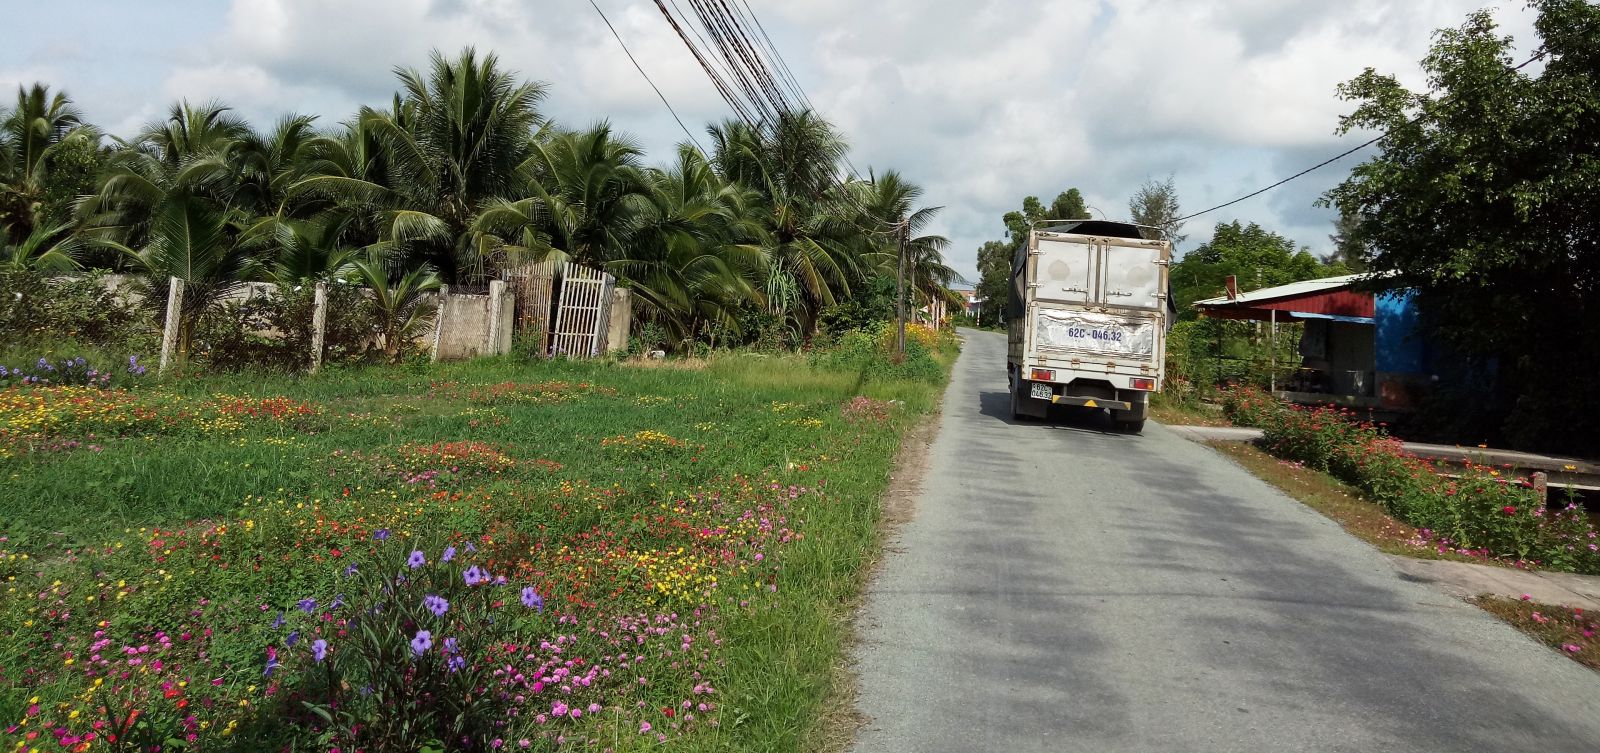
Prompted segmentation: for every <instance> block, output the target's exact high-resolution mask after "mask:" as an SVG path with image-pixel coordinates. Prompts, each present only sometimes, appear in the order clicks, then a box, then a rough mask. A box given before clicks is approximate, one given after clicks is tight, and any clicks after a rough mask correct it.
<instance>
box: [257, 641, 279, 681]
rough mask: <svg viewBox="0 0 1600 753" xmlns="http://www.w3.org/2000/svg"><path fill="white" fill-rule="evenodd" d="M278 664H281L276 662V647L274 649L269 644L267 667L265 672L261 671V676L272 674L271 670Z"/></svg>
mask: <svg viewBox="0 0 1600 753" xmlns="http://www.w3.org/2000/svg"><path fill="white" fill-rule="evenodd" d="M279 666H281V665H280V664H278V649H275V648H273V647H271V646H268V647H267V669H266V671H265V672H262V673H261V676H262V677H271V676H272V670H274V669H277V668H278V667H279Z"/></svg>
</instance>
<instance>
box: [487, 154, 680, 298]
mask: <svg viewBox="0 0 1600 753" xmlns="http://www.w3.org/2000/svg"><path fill="white" fill-rule="evenodd" d="M642 155H643V152H642V150H641V149H640V148H639V146H638V145H637V144H635V143H634V142H633V141H632V140H631V139H628V138H626V137H623V136H619V135H617V134H616V133H614V132H613V131H612V130H611V126H610V125H609V124H606V123H599V124H597V125H595V126H592V127H590V128H589V129H587V130H584V131H560V132H556V133H554V134H549V135H548V137H547V138H545V139H543V140H540V141H539V142H537V143H535V144H534V145H533V153H532V154H531V155H530V156H529V157H528V159H527V161H525V162H524V163H523V164H522V166H521V167H520V171H521V173H522V174H523V176H524V178H525V180H526V181H527V183H526V192H527V198H525V199H521V200H519V201H500V202H497V203H495V204H494V205H493V206H491V207H489V208H488V209H486V210H485V211H484V213H483V215H482V216H481V217H480V218H479V223H478V225H477V227H478V228H479V229H480V230H481V231H483V232H485V233H493V234H495V235H496V236H497V237H499V238H501V239H504V242H505V244H506V246H505V247H506V248H510V249H514V250H516V251H519V252H527V253H528V254H529V255H530V258H532V259H534V260H541V261H542V260H546V259H555V260H558V261H574V262H577V263H579V264H583V265H586V266H590V267H594V268H603V267H605V266H606V265H607V264H608V263H610V262H612V261H615V260H618V259H621V258H623V256H624V254H625V250H626V248H627V246H628V244H629V242H630V239H631V235H632V232H633V230H634V228H635V227H636V226H637V224H638V220H639V218H640V216H641V215H642V213H643V212H645V211H646V209H647V208H648V207H649V204H650V195H649V194H650V188H651V186H650V182H649V180H648V179H647V177H646V173H645V171H644V170H643V169H641V168H640V166H639V160H640V158H641V156H642Z"/></svg>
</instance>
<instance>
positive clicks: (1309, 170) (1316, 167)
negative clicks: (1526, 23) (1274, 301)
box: [1173, 45, 1549, 222]
mask: <svg viewBox="0 0 1600 753" xmlns="http://www.w3.org/2000/svg"><path fill="white" fill-rule="evenodd" d="M1548 52H1549V50H1548V48H1546V47H1544V46H1542V45H1541V46H1540V47H1539V49H1538V50H1536V51H1535V52H1534V53H1533V56H1532V57H1530V58H1528V59H1527V60H1524V61H1522V63H1521V64H1519V65H1517V66H1516V67H1514V68H1512V69H1511V70H1512V71H1520V70H1522V69H1523V68H1526V67H1528V65H1529V64H1531V63H1533V61H1535V60H1539V59H1542V58H1543V57H1544V56H1545V55H1546V54H1547V53H1548ZM1427 115H1428V113H1427V111H1423V112H1420V113H1418V114H1417V116H1416V117H1414V118H1412V119H1410V120H1408V121H1406V125H1415V124H1416V123H1418V122H1419V121H1421V120H1422V119H1423V118H1424V117H1427ZM1389 133H1390V132H1389V131H1384V132H1383V133H1380V134H1378V135H1377V136H1374V137H1372V138H1371V139H1370V140H1368V141H1365V142H1362V143H1361V144H1358V145H1356V146H1354V147H1352V148H1350V149H1347V150H1345V151H1343V152H1340V153H1339V154H1337V155H1335V156H1333V157H1330V158H1328V159H1325V160H1323V161H1321V162H1318V163H1317V164H1315V165H1312V166H1311V167H1308V168H1306V169H1304V170H1301V171H1300V172H1297V173H1295V174H1294V175H1291V176H1289V177H1287V178H1284V179H1283V180H1280V181H1278V182H1277V183H1273V184H1272V185H1270V186H1267V187H1266V188H1262V189H1259V190H1256V191H1252V192H1250V193H1247V194H1245V195H1243V196H1240V197H1239V198H1237V199H1234V200H1232V201H1229V202H1225V203H1222V204H1218V205H1216V206H1214V207H1212V208H1210V209H1206V210H1204V211H1200V212H1195V213H1194V214H1191V215H1186V216H1183V217H1179V218H1177V219H1175V220H1173V222H1185V221H1187V220H1192V219H1194V218H1196V217H1199V216H1200V215H1203V214H1210V213H1212V212H1215V211H1217V210H1218V209H1226V208H1228V207H1231V206H1233V205H1234V204H1238V203H1239V202H1241V201H1245V200H1248V199H1253V198H1255V197H1257V196H1260V195H1261V194H1264V193H1266V192H1268V191H1271V190H1272V189H1274V188H1277V187H1278V186H1281V185H1283V184H1285V183H1288V182H1290V181H1293V180H1295V179H1297V178H1300V177H1302V176H1305V175H1307V174H1309V173H1313V172H1316V171H1317V170H1321V169H1322V168H1324V167H1327V166H1328V165H1331V164H1333V163H1335V162H1338V161H1339V160H1342V159H1344V158H1345V157H1348V156H1350V155H1352V154H1355V153H1356V152H1359V151H1361V150H1362V149H1365V148H1367V147H1369V146H1372V145H1373V144H1376V143H1378V142H1379V141H1382V140H1383V138H1384V137H1385V136H1388V135H1389Z"/></svg>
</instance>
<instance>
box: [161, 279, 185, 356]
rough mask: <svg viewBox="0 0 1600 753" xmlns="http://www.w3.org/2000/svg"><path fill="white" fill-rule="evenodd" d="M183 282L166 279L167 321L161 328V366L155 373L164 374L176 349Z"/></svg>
mask: <svg viewBox="0 0 1600 753" xmlns="http://www.w3.org/2000/svg"><path fill="white" fill-rule="evenodd" d="M182 311H183V280H180V279H178V278H176V277H169V278H167V320H166V322H165V324H164V325H163V326H162V328H161V364H160V366H158V367H157V371H159V372H161V373H166V370H167V367H168V366H171V365H172V362H173V360H175V356H176V355H177V354H176V353H175V352H174V351H176V350H177V348H178V330H179V329H180V328H181V327H182V326H183V324H182V322H181V321H180V320H181V319H182V316H183V315H182Z"/></svg>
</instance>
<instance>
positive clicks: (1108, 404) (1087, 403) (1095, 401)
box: [1050, 395, 1133, 410]
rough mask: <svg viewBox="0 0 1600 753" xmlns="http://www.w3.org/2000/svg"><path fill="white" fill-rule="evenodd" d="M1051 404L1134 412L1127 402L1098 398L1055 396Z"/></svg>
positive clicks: (1130, 404)
mask: <svg viewBox="0 0 1600 753" xmlns="http://www.w3.org/2000/svg"><path fill="white" fill-rule="evenodd" d="M1050 402H1051V403H1054V404H1056V405H1076V406H1079V407H1082V408H1110V409H1112V410H1133V403H1130V402H1128V401H1126V400H1106V399H1104V398H1098V397H1073V396H1071V395H1055V396H1053V397H1051V398H1050Z"/></svg>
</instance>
